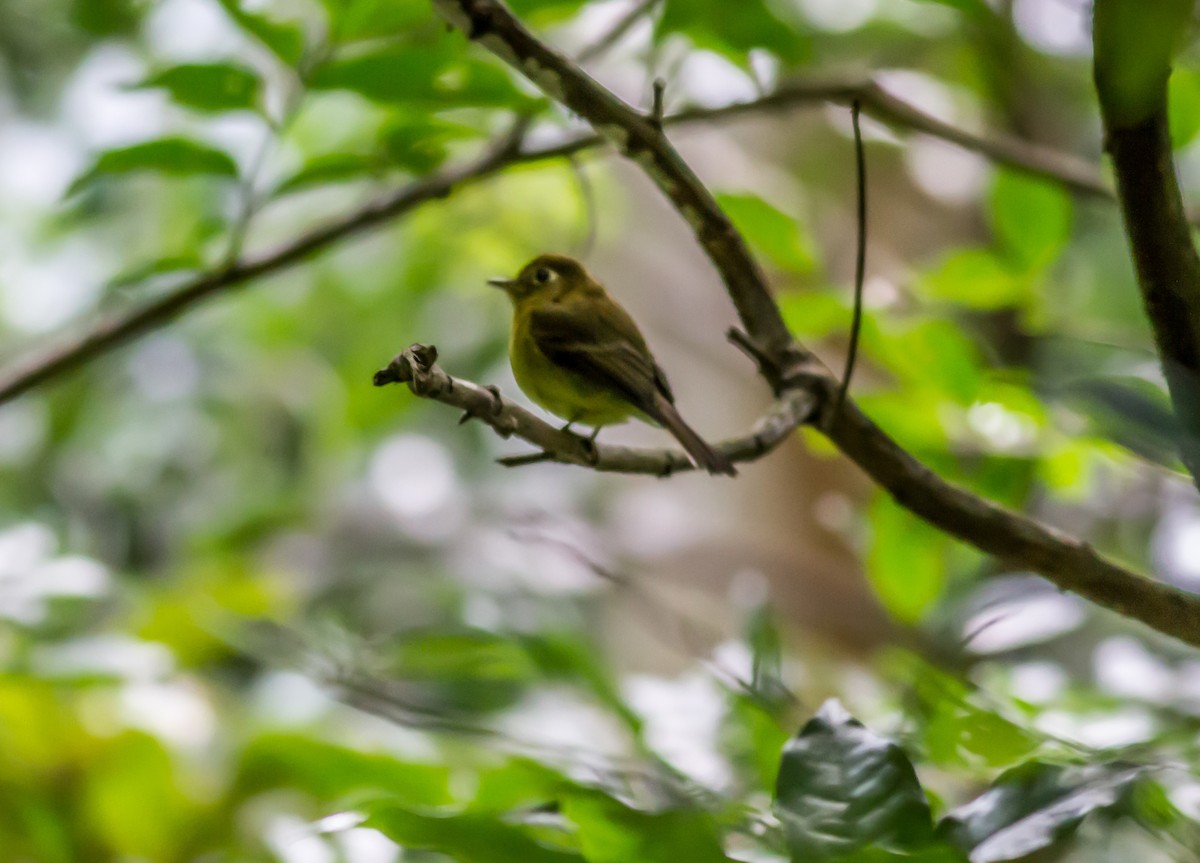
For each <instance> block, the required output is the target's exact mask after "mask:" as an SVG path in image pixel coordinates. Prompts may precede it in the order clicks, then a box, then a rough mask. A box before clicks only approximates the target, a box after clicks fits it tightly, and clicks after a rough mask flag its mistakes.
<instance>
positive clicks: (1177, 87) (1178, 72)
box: [1167, 69, 1200, 149]
mask: <svg viewBox="0 0 1200 863" xmlns="http://www.w3.org/2000/svg"><path fill="white" fill-rule="evenodd" d="M1167 121H1168V123H1169V124H1170V129H1171V146H1172V147H1174V148H1175V149H1180V148H1183V147H1186V146H1187V145H1188V144H1190V143H1191V142H1192V141H1193V140H1195V138H1196V135H1197V133H1200V71H1196V70H1195V69H1175V70H1174V71H1173V72H1172V73H1171V80H1170V81H1169V82H1168V84H1167Z"/></svg>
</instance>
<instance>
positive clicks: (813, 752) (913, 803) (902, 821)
mask: <svg viewBox="0 0 1200 863" xmlns="http://www.w3.org/2000/svg"><path fill="white" fill-rule="evenodd" d="M775 813H776V815H777V816H778V817H779V820H780V821H781V822H782V823H783V826H784V829H785V830H786V832H787V837H788V845H789V848H790V850H791V855H792V859H793V860H794V861H805V863H819V861H825V860H838V859H842V858H846V857H847V856H849V855H853V854H856V853H857V852H859V851H863V850H865V849H869V848H876V849H879V850H881V851H888V852H895V853H901V852H906V851H913V850H918V849H920V848H921V847H922V846H927V845H929V843H930V841H931V840H932V838H933V825H932V821H931V818H930V813H929V803H928V802H927V801H926V799H925V793H924V791H923V790H922V789H921V784H920V782H918V781H917V775H916V773H915V772H914V770H913V766H912V763H911V762H910V761H909V760H908V756H907V755H905V754H904V751H903V750H902V749H901V748H900V747H899V746H898V745H896V744H895V743H893V742H892V741H890V740H888V739H886V738H884V737H880V736H879V735H877V734H875V733H874V732H872V731H869V730H868V729H866V728H864V727H863V725H862V724H861V723H860V722H858V720H856V719H854V718H853V717H852V716H850V714H848V713H847V712H846V710H845V708H844V707H842V705H841V704H840V703H838V702H837V701H835V700H832V699H831V700H830V701H827V702H825V704H824V705H823V706H822V707H821V709H820V711H818V713H817V715H816V716H815V717H814V718H812V719H810V720H809V721H808V723H807V724H805V726H804V728H802V729H801V730H800V733H799V734H798V735H796V736H795V737H793V738H792V739H791V740H790V741H789V742H788V744H787V746H786V747H784V750H783V760H782V762H781V764H780V767H779V779H778V781H777V782H776V786H775Z"/></svg>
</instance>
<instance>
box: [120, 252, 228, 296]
mask: <svg viewBox="0 0 1200 863" xmlns="http://www.w3.org/2000/svg"><path fill="white" fill-rule="evenodd" d="M203 266H204V261H203V260H202V259H201V258H200V255H198V254H196V253H195V252H190V253H185V254H182V255H167V256H166V257H163V258H158V259H156V260H153V261H149V262H147V263H144V264H139V265H137V266H135V267H132V268H131V269H128V270H125V271H123V272H121V273H118V274H117V275H115V276H113V277H112V278H111V279H109V280H108V283H107V285H105V287H106V288H108V289H109V290H117V289H119V288H127V287H129V286H131V285H136V284H139V283H141V282H144V281H147V280H148V279H152V278H154V277H155V276H162V275H166V274H167V273H186V272H195V271H197V270H199V269H201V268H202V267H203Z"/></svg>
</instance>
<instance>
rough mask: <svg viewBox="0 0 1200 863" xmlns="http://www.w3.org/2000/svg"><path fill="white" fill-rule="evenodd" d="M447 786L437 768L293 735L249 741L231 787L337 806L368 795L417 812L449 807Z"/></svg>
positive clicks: (444, 771) (244, 792)
mask: <svg viewBox="0 0 1200 863" xmlns="http://www.w3.org/2000/svg"><path fill="white" fill-rule="evenodd" d="M449 785H450V775H449V771H448V769H447V768H445V767H444V766H442V765H438V764H414V763H409V762H404V761H400V760H398V759H396V758H392V757H391V756H387V755H376V754H374V753H368V752H360V751H358V750H355V749H347V748H345V747H341V746H334V745H332V744H329V743H323V742H320V741H316V740H312V739H310V738H307V737H302V736H300V735H298V734H273V735H268V736H264V737H260V738H259V739H257V740H255V741H253V742H252V743H251V744H250V745H249V746H248V747H247V748H246V750H245V752H244V753H243V754H242V758H241V762H240V764H239V766H238V779H237V783H236V787H237V789H238V790H239V792H240V794H241V795H242V796H250V795H253V794H257V793H259V792H261V791H264V790H267V789H271V788H292V789H296V790H299V791H303V792H306V793H308V794H310V795H312V796H313V797H315V798H317V799H318V800H324V801H336V800H338V799H339V798H341V797H344V796H345V795H347V794H349V793H351V792H355V791H372V792H384V793H387V794H394V795H396V796H397V797H399V798H401V799H403V800H405V801H406V802H408V803H410V804H414V805H422V806H442V805H446V804H447V803H449V802H451V797H450V791H449Z"/></svg>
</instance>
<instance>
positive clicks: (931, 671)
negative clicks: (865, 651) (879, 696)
mask: <svg viewBox="0 0 1200 863" xmlns="http://www.w3.org/2000/svg"><path fill="white" fill-rule="evenodd" d="M891 661H892V662H893V663H894V666H895V667H894V668H892V669H891V671H890V674H889V676H891V677H894V678H896V679H897V680H903V681H904V682H905V684H906V686H908V687H909V689H910V690H911V692H912V695H913V703H912V709H913V711H914V713H915V715H916V716H917V718H919V719H920V720H921V722H920V725H919V726H918V728H919V732H918V737H919V741H920V745H921V746H922V748H923V750H924V757H925V759H926V760H927V761H929V762H931V763H932V764H935V765H938V766H940V767H953V768H960V769H961V768H964V767H966V768H975V769H986V770H994V769H995V768H1003V767H1009V766H1011V765H1013V764H1015V763H1017V762H1018V761H1020V760H1021V759H1024V758H1028V757H1029V756H1030V755H1031V754H1032V753H1033V752H1034V751H1036V750H1037V749H1038V747H1039V746H1040V745H1041V742H1042V741H1041V739H1040V738H1039V737H1037V736H1036V735H1035V734H1034V733H1032V732H1030V731H1028V730H1026V729H1024V728H1022V727H1021V726H1019V725H1017V724H1016V723H1014V722H1012V721H1011V720H1009V719H1007V718H1006V717H1004V716H1002V715H1001V714H1000V713H998V712H997V710H996V709H994V708H992V707H987V708H985V707H981V706H979V705H977V704H975V703H974V702H973V701H972V698H973V692H972V690H971V689H970V688H969V687H968V686H967V685H966V684H964V683H963V682H962V681H961V680H958V679H957V678H955V677H953V676H951V675H949V674H946V673H945V672H943V671H941V670H939V669H937V668H934V667H933V666H932V665H930V664H928V663H926V662H924V661H922V660H921V659H920V658H918V657H916V656H912V655H911V654H897V655H894V656H893V657H892V658H891Z"/></svg>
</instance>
